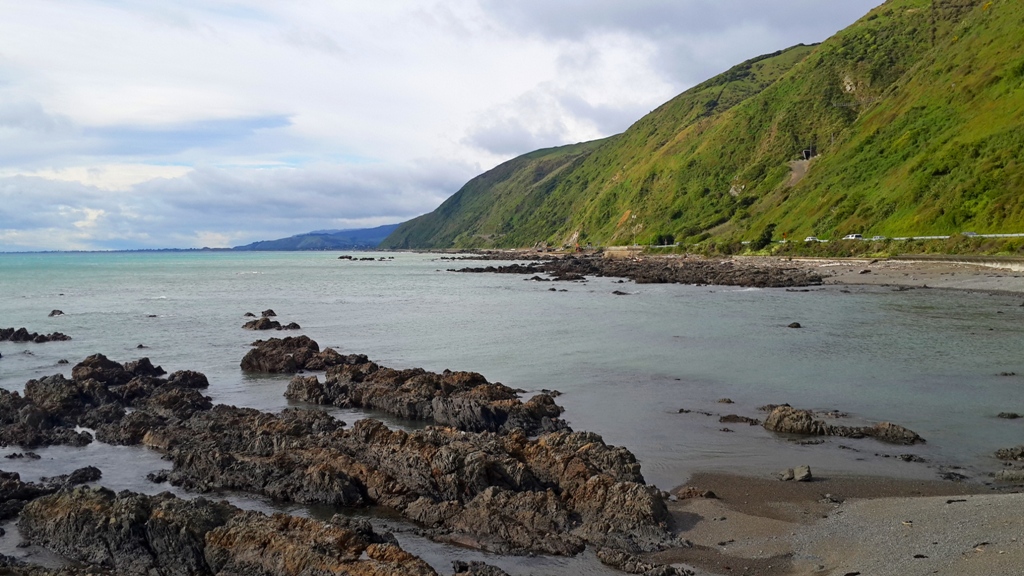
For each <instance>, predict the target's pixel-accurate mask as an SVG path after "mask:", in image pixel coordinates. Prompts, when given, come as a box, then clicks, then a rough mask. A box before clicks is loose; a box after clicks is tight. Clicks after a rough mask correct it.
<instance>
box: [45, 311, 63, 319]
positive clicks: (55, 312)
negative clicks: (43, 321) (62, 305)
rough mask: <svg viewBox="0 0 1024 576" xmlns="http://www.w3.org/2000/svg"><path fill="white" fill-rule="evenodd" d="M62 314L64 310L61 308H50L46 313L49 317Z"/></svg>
mask: <svg viewBox="0 0 1024 576" xmlns="http://www.w3.org/2000/svg"><path fill="white" fill-rule="evenodd" d="M63 315H64V311H63V310H51V311H50V313H49V314H47V316H49V317H50V318H53V317H54V316H63Z"/></svg>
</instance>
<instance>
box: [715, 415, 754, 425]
mask: <svg viewBox="0 0 1024 576" xmlns="http://www.w3.org/2000/svg"><path fill="white" fill-rule="evenodd" d="M718 421H719V422H721V423H723V424H749V425H751V426H757V425H758V424H760V423H761V421H760V420H758V419H757V418H749V417H747V416H738V415H736V414H729V415H727V416H722V417H721V418H719V419H718Z"/></svg>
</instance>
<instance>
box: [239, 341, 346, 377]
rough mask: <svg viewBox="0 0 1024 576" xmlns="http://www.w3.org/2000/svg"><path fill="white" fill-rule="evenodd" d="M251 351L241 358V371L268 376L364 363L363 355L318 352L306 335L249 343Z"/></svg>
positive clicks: (333, 351)
mask: <svg viewBox="0 0 1024 576" xmlns="http://www.w3.org/2000/svg"><path fill="white" fill-rule="evenodd" d="M252 345H253V346H254V348H253V349H252V350H249V352H247V353H246V355H245V356H244V357H242V363H241V366H242V370H246V371H249V372H267V373H270V374H294V373H296V372H298V371H300V370H325V369H327V368H329V367H331V366H337V365H339V364H345V363H347V362H348V363H359V362H365V361H366V356H362V355H351V356H343V355H341V354H339V353H338V352H336V351H335V350H334V349H333V348H326V349H324V350H323V351H322V352H321V351H320V345H319V344H317V342H316V340H313V339H312V338H310V337H309V336H289V337H287V338H270V339H268V340H257V341H255V342H253V343H252Z"/></svg>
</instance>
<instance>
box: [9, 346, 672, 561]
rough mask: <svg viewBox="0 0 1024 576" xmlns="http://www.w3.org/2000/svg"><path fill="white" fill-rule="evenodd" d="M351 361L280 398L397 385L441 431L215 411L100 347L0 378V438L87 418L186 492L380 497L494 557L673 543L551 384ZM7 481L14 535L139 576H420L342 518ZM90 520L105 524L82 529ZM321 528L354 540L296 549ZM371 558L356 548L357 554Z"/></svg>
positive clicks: (327, 500) (64, 430)
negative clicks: (574, 423) (137, 449)
mask: <svg viewBox="0 0 1024 576" xmlns="http://www.w3.org/2000/svg"><path fill="white" fill-rule="evenodd" d="M339 357H340V355H339ZM358 359H359V360H361V361H359V362H350V363H341V364H337V365H335V366H334V368H337V370H334V371H333V372H331V373H330V375H329V376H328V378H327V382H330V383H331V384H330V386H328V388H324V387H323V385H322V384H319V383H318V382H317V380H316V378H315V377H313V378H312V379H311V378H308V377H307V378H302V377H297V378H296V379H295V380H293V382H292V386H290V387H289V393H290V394H292V395H299V394H300V393H301V394H302V395H303V396H304V397H307V398H309V399H313V398H314V396H315V395H314V394H313V392H314V391H315V392H316V393H317V394H319V396H315V397H316V398H318V399H319V400H321V401H323V402H325V403H345V402H352V401H353V398H360V400H357V401H358V402H360V403H363V405H366V404H367V403H369V404H373V405H377V404H374V403H375V402H378V401H380V400H381V399H383V398H386V397H387V396H388V391H389V390H391V391H397V396H396V397H397V398H399V399H400V400H399V401H398V402H397V403H395V404H393V405H392V407H397V406H399V405H407V406H419V408H417V409H413V410H412V411H411V412H408V414H412V415H418V416H420V417H421V418H423V419H433V420H434V421H435V422H441V421H446V420H447V421H448V422H447V424H449V426H430V427H427V428H426V429H424V430H418V431H415V432H405V431H398V430H390V429H388V428H387V427H386V426H385V425H384V424H382V423H381V422H379V421H376V420H369V419H368V420H361V421H359V422H357V423H356V424H355V425H353V426H351V427H349V426H347V425H346V424H345V423H344V422H341V421H339V420H337V419H336V418H334V417H333V416H331V415H329V414H327V413H325V412H322V411H318V410H303V409H287V410H285V411H283V412H281V413H279V414H271V413H266V412H261V411H258V410H254V409H249V408H237V407H234V406H225V405H216V406H215V405H213V403H212V402H211V401H210V399H209V398H208V397H206V396H204V395H203V394H202V392H201V391H202V390H203V389H205V388H206V387H207V386H208V382H207V381H206V378H205V376H203V375H202V374H200V373H197V372H191V371H178V372H175V373H173V374H171V375H169V376H167V377H166V378H165V377H163V376H164V374H165V372H164V370H163V369H162V368H160V367H158V366H153V365H152V363H151V362H150V361H149V360H148V359H145V358H143V359H140V360H136V361H132V362H128V363H125V364H120V363H117V362H114V361H112V360H109V359H108V358H106V357H104V356H102V355H98V354H97V355H93V356H90V357H89V358H87V359H86V360H84V361H83V362H81V363H79V364H78V365H76V366H75V367H74V368H73V370H72V378H70V379H68V378H65V377H64V376H61V375H55V376H50V377H47V378H43V379H39V380H32V381H30V382H28V383H27V384H26V387H25V394H24V396H22V395H20V394H18V393H17V392H8V391H0V443H3V444H4V445H19V446H22V447H25V448H29V447H38V446H46V445H53V444H69V445H73V446H81V445H85V444H88V443H90V442H92V441H93V434H92V433H90V432H89V431H87V430H83V428H88V429H90V430H93V431H94V434H95V439H96V440H99V441H102V442H106V443H109V444H115V445H143V446H147V447H149V448H151V449H155V450H158V451H160V452H161V453H163V454H164V455H165V457H166V458H168V459H169V460H170V461H171V462H172V464H173V468H172V469H171V470H170V471H168V472H165V473H157V474H154V475H152V476H151V480H153V481H155V482H163V481H169V482H170V483H171V484H173V485H176V486H180V487H183V488H185V489H187V490H190V491H193V492H200V493H203V492H212V491H223V490H234V491H241V492H246V493H251V494H258V495H263V496H267V497H270V498H273V499H275V500H279V501H292V502H300V503H308V504H324V505H330V506H336V507H356V508H364V507H368V506H371V507H382V508H384V509H387V510H391V511H393V512H395V513H397V514H399V515H401V516H402V517H404V518H406V519H407V520H409V521H410V522H413V523H415V524H416V525H418V526H420V527H421V530H422V533H423V534H424V535H427V536H429V537H431V538H433V539H435V540H439V541H445V542H452V543H456V544H458V545H461V546H469V547H472V548H477V549H481V550H487V551H492V552H497V553H502V554H526V553H531V554H532V553H540V554H555V555H575V554H578V553H579V552H581V551H582V550H583V549H584V548H585V547H592V548H594V549H595V550H601V551H603V552H602V553H601V557H602V558H607V559H608V560H607V561H608V562H609V563H612V564H616V565H620V564H621V565H622V566H626V567H632V568H635V569H639V568H644V570H643V572H644V573H647V572H649V571H650V570H652V569H655V568H656V567H655V565H653V564H651V563H644V562H640V561H639V560H636V557H635V555H636V554H642V553H649V552H654V551H659V550H665V549H668V548H671V547H673V546H678V545H680V541H679V540H678V537H677V535H676V534H675V533H674V531H673V529H672V527H671V525H670V524H671V522H670V518H669V515H668V512H667V509H666V501H667V498H668V494H667V493H664V492H661V491H659V490H657V489H655V488H653V487H650V486H647V485H646V484H645V482H644V479H643V476H642V474H641V473H640V465H639V464H638V463H637V461H636V458H635V457H634V456H633V455H632V454H631V453H630V452H629V451H628V450H626V449H625V448H620V447H613V446H608V445H607V444H605V443H604V441H603V440H602V439H601V437H600V436H598V435H596V434H592V433H586V432H573V431H571V430H569V429H568V427H567V426H565V425H564V423H562V422H561V421H560V420H558V419H557V415H558V414H559V413H560V412H561V408H559V407H557V406H556V405H555V404H554V401H553V399H552V398H551V397H550V396H547V395H544V396H543V398H544V400H541V401H537V402H535V401H534V400H536V398H535V399H531V400H530V401H527V402H525V403H524V402H521V401H520V400H519V399H518V398H517V397H516V395H517V394H516V392H515V391H512V390H510V389H508V388H507V387H504V386H502V385H501V384H496V383H495V384H491V383H488V382H487V381H486V380H485V379H484V378H483V377H482V376H480V375H478V374H473V373H459V372H446V373H444V374H433V373H428V372H425V371H422V370H413V371H394V370H390V369H387V368H382V367H379V366H377V365H376V364H373V363H371V362H369V361H366V360H365V357H358ZM353 370H355V371H353ZM356 374H359V376H355V375H356ZM431 393H432V394H434V396H433V398H432V400H431V401H430V402H428V401H426V398H427V397H428V396H430V394H431ZM434 401H439V402H440V403H436V402H434ZM427 407H429V410H428V409H427ZM438 407H441V408H442V409H438ZM428 415H429V418H428ZM491 429H493V430H491ZM527 430H529V431H530V432H529V434H533V433H538V434H540V436H537V437H531V436H530V435H528V432H527ZM79 476H80V477H83V476H82V475H79ZM84 477H85V478H86V479H88V478H90V477H89V476H84ZM4 478H7V479H8V481H9V483H13V484H12V486H14V488H12V489H11V490H10V491H9V493H10V494H14V495H16V496H17V497H14V496H9V497H8V498H5V503H6V502H17V503H16V504H10V506H11V507H12V508H11V510H12V511H14V510H16V509H21V515H20V519H19V527H20V528H21V530H22V534H23V535H24V536H25V537H26V539H27V540H28V541H30V542H32V543H34V544H38V545H41V546H44V547H46V548H48V549H50V550H53V551H54V552H57V553H59V554H62V555H64V556H66V557H68V558H70V559H73V560H76V561H79V562H85V563H87V564H89V565H90V566H94V567H98V568H101V569H105V570H113V571H115V572H117V573H125V574H149V573H153V572H152V570H153V569H154V567H159V566H165V565H170V564H173V565H175V566H178V567H179V568H180V569H176V570H177V571H175V570H172V571H161V570H164V569H163V568H160V569H159V570H158V571H157V572H156V573H160V574H225V575H226V574H235V573H260V574H286V573H287V574H292V573H298V572H293V571H281V570H279V569H274V568H273V566H278V567H280V566H281V565H283V564H288V565H309V566H320V567H324V568H326V567H329V566H330V567H332V568H330V570H331V571H335V572H336V571H337V570H343V571H346V572H347V573H351V574H364V573H365V574H378V573H382V574H386V573H394V574H399V573H401V574H419V573H423V574H428V573H429V574H432V573H434V572H433V570H431V569H429V567H428V566H426V565H425V564H422V561H421V560H419V559H417V558H415V557H412V556H411V555H408V554H407V553H405V552H403V551H401V550H400V549H399V548H397V547H396V546H394V544H391V543H386V542H385V543H381V542H377V541H375V540H373V538H374V537H372V535H367V534H366V533H363V534H362V535H361V536H359V535H353V534H350V533H349V532H351V531H349V532H346V530H348V528H345V527H337V526H333V525H329V524H327V525H325V524H323V523H315V522H312V521H306V520H303V519H297V518H291V517H278V516H274V517H265V516H262V515H259V514H256V513H249V512H241V511H238V510H237V509H233V508H232V507H230V505H227V504H225V503H211V502H207V501H205V500H202V499H196V500H187V501H186V500H180V499H175V498H173V497H171V496H169V495H161V496H158V497H147V496H143V495H139V494H132V493H126V492H125V493H121V494H116V495H115V494H113V493H112V492H110V491H109V490H105V489H102V488H100V489H72V488H60V489H59V490H58V489H56V488H53V487H42V488H40V487H35V486H32V485H28V484H18V483H19V482H20V480H19V479H18V478H17V477H16V475H15V476H14V477H9V476H5V477H4ZM13 513H16V512H13ZM94 524H95V525H100V526H117V528H110V529H109V530H100V531H96V530H83V527H85V526H89V525H94ZM281 526H285V527H286V528H281ZM282 530H284V532H282ZM364 532H365V531H364ZM325 534H326V536H324V535H325ZM261 535H272V536H273V538H271V540H269V541H268V542H267V543H266V544H265V546H269V547H270V548H271V549H267V548H263V549H261V550H260V551H254V550H252V549H251V544H249V543H248V542H249V541H250V540H252V539H253V538H256V539H260V538H263V539H266V538H270V537H271V536H261ZM321 536H323V537H327V536H329V537H330V541H338V542H345V543H347V544H346V546H350V547H351V551H350V552H348V553H346V555H344V557H339V556H337V555H336V554H335V555H334V556H331V555H328V556H325V557H322V556H318V555H316V554H314V553H313V552H310V551H308V550H306V549H307V548H309V547H310V546H312V547H313V548H314V549H316V546H320V545H321V544H316V543H317V542H319V540H317V538H320V537H321ZM226 541H231V542H232V544H231V545H230V546H227V545H224V544H223V543H224V542H226ZM373 546H377V548H373ZM302 550H306V552H302ZM371 550H375V551H376V552H371ZM274 554H277V556H275V555H274ZM309 554H313V556H309ZM374 554H376V555H374ZM296 555H297V556H296ZM367 555H368V556H369V559H370V560H368V561H367V560H365V559H360V558H362V557H363V556H367ZM631 559H633V560H631ZM361 562H369V564H367V565H365V566H363V565H362V564H360V563H361ZM388 562H391V563H392V564H388ZM168 563H170V564H168ZM282 563H283V564H282ZM374 563H376V564H374ZM381 563H383V564H381ZM396 563H397V564H396ZM464 568H466V569H474V567H471V566H466V567H464ZM476 568H477V569H483V568H481V567H476ZM26 570H29V569H28V568H26ZM659 570H660V571H658V572H657V573H659V574H682V573H684V572H683V571H681V570H678V571H677V570H676V569H674V568H669V567H664V569H659ZM23 573H26V574H28V573H30V572H23ZM463 573H473V572H463ZM483 573H495V572H483Z"/></svg>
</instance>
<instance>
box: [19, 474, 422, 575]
mask: <svg viewBox="0 0 1024 576" xmlns="http://www.w3.org/2000/svg"><path fill="white" fill-rule="evenodd" d="M18 527H19V529H20V530H21V532H22V535H23V536H24V537H25V538H26V539H27V540H29V541H31V542H33V543H35V544H39V545H42V546H45V547H47V548H49V549H50V550H53V551H55V552H57V553H59V554H61V555H63V556H65V557H67V558H70V559H72V560H76V561H78V562H84V563H87V564H90V565H94V566H100V567H103V568H106V569H109V570H112V571H114V572H116V573H118V574H140V575H143V574H145V575H156V576H206V575H209V576H214V575H222V576H229V575H235V574H259V575H267V576H277V575H282V576H283V575H292V574H351V575H353V576H370V575H373V576H377V575H382V574H408V575H412V576H428V575H434V574H436V573H435V572H434V570H433V569H431V568H430V566H428V565H427V564H426V563H425V562H423V561H422V560H420V559H419V558H416V557H415V556H412V555H411V554H409V553H407V552H405V551H404V550H402V549H401V548H399V547H398V546H397V545H396V544H395V543H394V541H393V537H391V538H388V537H387V536H388V535H378V534H376V533H374V532H373V531H372V529H369V528H368V527H367V526H362V527H360V528H361V529H353V528H352V527H351V526H348V525H345V524H343V523H337V524H336V523H326V522H319V521H316V520H310V519H307V518H296V517H293V516H286V515H283V514H275V515H274V516H266V515H264V514H260V513H257V512H245V511H242V510H240V509H238V508H236V507H234V506H232V505H230V504H228V503H227V502H224V501H221V502H211V501H209V500H206V499H204V498H196V499H195V500H182V499H179V498H176V497H174V496H173V495H171V494H168V493H164V494H160V495H158V496H145V495H141V494H135V493H131V492H122V493H120V494H114V492H112V491H110V490H107V489H104V488H99V489H75V490H68V491H62V492H60V493H57V494H54V495H51V496H45V497H42V498H38V499H36V500H35V501H33V502H31V503H29V504H28V505H26V506H25V509H24V510H23V511H22V514H21V518H20V519H19V521H18ZM364 555H365V557H364Z"/></svg>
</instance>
